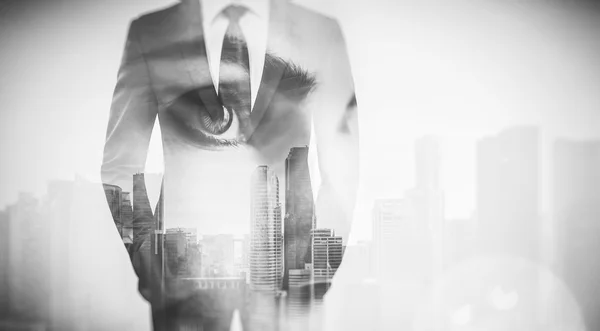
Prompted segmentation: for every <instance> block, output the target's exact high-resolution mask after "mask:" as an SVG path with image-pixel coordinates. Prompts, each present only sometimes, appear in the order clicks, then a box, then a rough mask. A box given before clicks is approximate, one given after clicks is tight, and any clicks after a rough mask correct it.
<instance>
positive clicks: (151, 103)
mask: <svg viewBox="0 0 600 331" xmlns="http://www.w3.org/2000/svg"><path fill="white" fill-rule="evenodd" d="M136 26H137V25H136V21H133V22H132V23H131V25H130V26H129V32H128V35H127V40H126V43H125V50H124V52H123V57H122V60H121V65H120V67H119V72H118V75H117V83H116V87H115V90H114V94H113V99H112V104H111V107H110V116H109V120H108V128H107V130H106V142H105V145H104V156H103V161H102V170H101V175H102V182H103V183H104V184H111V185H117V186H119V187H121V188H122V189H123V191H129V192H131V186H132V176H133V174H134V173H137V172H143V170H144V165H145V163H146V156H147V154H148V145H149V142H150V136H151V134H152V128H153V126H154V121H155V119H156V115H157V103H156V98H155V95H154V93H153V91H152V86H151V82H150V78H149V74H148V68H147V65H146V61H145V59H144V55H143V52H142V49H141V46H140V43H139V39H138V35H137V31H136Z"/></svg>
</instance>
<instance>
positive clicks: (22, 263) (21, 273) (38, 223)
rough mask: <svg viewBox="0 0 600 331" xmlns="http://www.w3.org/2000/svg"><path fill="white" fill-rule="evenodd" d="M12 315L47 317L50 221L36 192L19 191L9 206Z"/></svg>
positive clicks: (22, 317)
mask: <svg viewBox="0 0 600 331" xmlns="http://www.w3.org/2000/svg"><path fill="white" fill-rule="evenodd" d="M8 215H9V216H8V217H9V232H10V234H9V243H8V246H9V248H8V259H9V265H10V267H9V275H8V276H9V277H8V281H9V298H10V315H11V316H12V317H15V318H20V319H23V320H40V321H47V320H48V317H49V308H50V307H49V305H50V299H49V294H50V293H49V292H50V285H51V283H50V277H48V276H47V274H48V271H49V270H51V264H50V259H49V256H48V251H49V246H50V242H49V239H50V236H49V231H50V229H51V227H50V226H49V225H50V224H49V223H48V222H46V219H44V217H43V216H42V214H41V213H40V202H39V200H38V199H36V198H35V197H34V196H33V195H31V194H27V193H21V194H19V198H18V201H17V202H16V203H15V204H13V205H11V206H9V207H8Z"/></svg>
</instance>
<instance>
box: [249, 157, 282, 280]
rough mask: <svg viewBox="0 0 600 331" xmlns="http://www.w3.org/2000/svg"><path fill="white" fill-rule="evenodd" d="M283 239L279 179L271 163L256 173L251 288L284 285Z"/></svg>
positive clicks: (253, 199)
mask: <svg viewBox="0 0 600 331" xmlns="http://www.w3.org/2000/svg"><path fill="white" fill-rule="evenodd" d="M282 239H283V238H282V232H281V205H280V203H279V179H278V178H277V176H276V175H275V173H274V172H273V171H271V170H270V169H269V168H268V167H267V166H259V167H258V168H257V169H256V171H255V172H254V174H253V176H252V195H251V227H250V289H252V290H268V291H277V290H279V289H281V286H282V284H281V282H282V277H283V252H282V245H283V242H282V241H283V240H282Z"/></svg>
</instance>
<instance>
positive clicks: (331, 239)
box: [311, 229, 343, 298]
mask: <svg viewBox="0 0 600 331" xmlns="http://www.w3.org/2000/svg"><path fill="white" fill-rule="evenodd" d="M311 254H312V263H313V280H314V283H315V297H317V298H321V297H322V296H323V295H324V294H325V291H327V289H329V284H330V282H331V279H332V278H333V275H335V272H336V271H337V269H338V268H339V266H340V264H341V263H342V256H343V249H342V237H339V236H335V232H334V231H333V230H332V229H314V230H312V231H311ZM317 284H319V286H318V285H317ZM319 290H320V291H319Z"/></svg>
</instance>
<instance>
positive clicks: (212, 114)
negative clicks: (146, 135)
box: [164, 89, 242, 149]
mask: <svg viewBox="0 0 600 331" xmlns="http://www.w3.org/2000/svg"><path fill="white" fill-rule="evenodd" d="M203 92H205V91H203V90H202V89H201V90H200V91H198V90H193V91H188V92H187V93H184V94H183V95H181V96H180V97H178V98H177V99H176V100H175V101H174V102H173V103H171V104H170V105H169V106H168V107H167V110H166V112H165V116H164V119H165V123H164V124H165V126H167V127H169V130H170V131H171V132H172V133H173V134H174V135H175V136H176V137H178V138H179V139H181V140H182V141H184V142H186V143H189V144H191V145H195V146H198V147H200V148H210V149H212V148H219V147H226V146H237V145H238V144H239V142H240V139H239V138H240V132H241V131H242V130H241V125H240V123H241V122H242V120H241V119H240V116H241V115H240V110H238V109H236V108H235V107H234V106H235V104H233V106H230V107H225V106H223V103H222V102H221V100H220V99H218V98H216V97H215V98H206V97H202V95H203Z"/></svg>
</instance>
